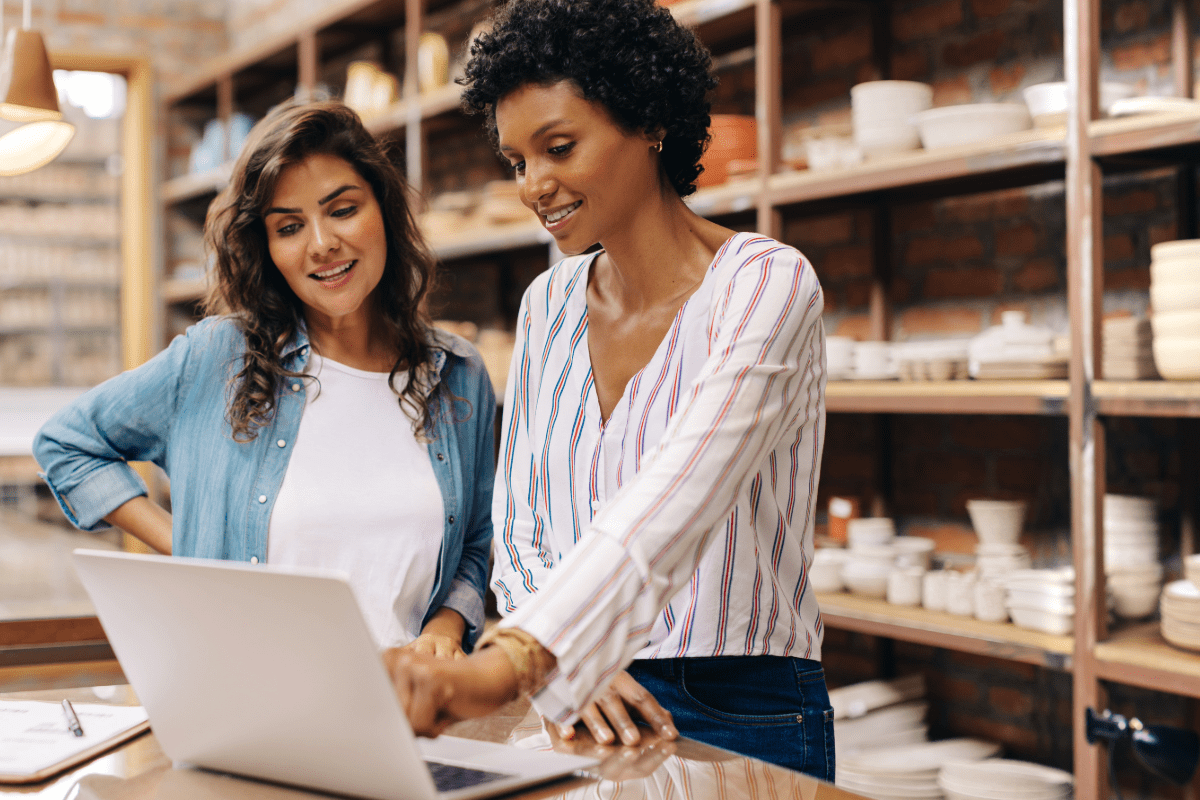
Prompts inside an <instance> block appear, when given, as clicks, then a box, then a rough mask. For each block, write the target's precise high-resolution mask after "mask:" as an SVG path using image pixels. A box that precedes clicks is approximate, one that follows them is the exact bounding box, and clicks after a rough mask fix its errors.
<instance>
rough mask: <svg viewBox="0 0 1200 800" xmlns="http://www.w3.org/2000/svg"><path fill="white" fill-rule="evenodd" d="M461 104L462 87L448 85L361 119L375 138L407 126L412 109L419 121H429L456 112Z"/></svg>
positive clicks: (402, 100) (399, 102)
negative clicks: (440, 115)
mask: <svg viewBox="0 0 1200 800" xmlns="http://www.w3.org/2000/svg"><path fill="white" fill-rule="evenodd" d="M461 103H462V87H461V86H459V85H458V84H455V83H448V84H446V85H445V86H442V87H439V88H437V89H434V90H432V91H429V92H426V93H424V94H422V95H420V96H419V97H416V98H414V99H401V100H397V101H396V102H395V103H392V104H391V105H390V106H389V107H388V108H387V109H386V110H384V111H381V112H380V113H378V114H374V115H372V116H370V117H363V125H365V126H366V128H367V130H369V131H370V132H371V133H373V134H375V135H376V136H378V135H380V134H383V133H389V132H391V131H398V130H402V129H403V128H405V127H406V126H407V125H408V122H409V119H410V117H411V115H412V114H413V109H414V107H415V108H416V109H417V111H416V113H417V115H418V116H419V117H420V119H423V120H424V119H429V118H430V117H436V116H438V115H439V114H447V113H449V112H451V111H457V110H458V108H459V106H460V105H461Z"/></svg>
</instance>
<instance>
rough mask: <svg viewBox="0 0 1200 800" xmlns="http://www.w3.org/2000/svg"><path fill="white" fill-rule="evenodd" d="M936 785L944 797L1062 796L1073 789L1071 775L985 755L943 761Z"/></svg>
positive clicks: (1061, 799) (1025, 799)
mask: <svg viewBox="0 0 1200 800" xmlns="http://www.w3.org/2000/svg"><path fill="white" fill-rule="evenodd" d="M938 785H939V786H940V787H941V788H942V789H943V790H944V791H945V796H946V800H1066V798H1070V797H1071V796H1072V794H1073V793H1074V786H1075V779H1074V778H1073V777H1072V776H1071V773H1069V772H1063V771H1062V770H1061V769H1054V768H1053V767H1044V766H1042V765H1041V764H1032V763H1030V762H1028V761H1012V760H1009V759H1004V758H989V759H986V760H983V761H962V762H951V763H949V764H946V765H944V766H943V767H942V769H941V772H940V773H938Z"/></svg>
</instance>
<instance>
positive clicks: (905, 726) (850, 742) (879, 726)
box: [833, 700, 929, 747]
mask: <svg viewBox="0 0 1200 800" xmlns="http://www.w3.org/2000/svg"><path fill="white" fill-rule="evenodd" d="M928 710H929V703H927V702H925V701H924V700H913V701H909V702H906V703H898V704H896V705H892V706H886V707H883V708H879V709H877V710H875V711H871V712H869V713H867V714H865V715H864V716H861V717H858V718H856V719H840V720H836V721H835V722H834V724H833V728H834V735H835V738H836V740H837V743H838V746H839V747H841V746H842V745H843V744H845V745H847V746H854V747H860V746H861V743H862V742H864V741H867V740H872V739H876V738H878V737H880V736H888V735H891V734H895V733H900V732H904V731H912V730H915V729H916V728H918V727H919V726H921V724H922V723H923V722H924V720H925V714H926V713H927V712H928ZM835 715H836V711H835Z"/></svg>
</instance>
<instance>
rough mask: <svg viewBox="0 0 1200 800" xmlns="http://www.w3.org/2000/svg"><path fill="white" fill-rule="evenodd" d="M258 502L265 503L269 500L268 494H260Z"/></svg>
mask: <svg viewBox="0 0 1200 800" xmlns="http://www.w3.org/2000/svg"><path fill="white" fill-rule="evenodd" d="M258 502H260V503H265V502H267V496H266V495H265V494H260V495H259V496H258Z"/></svg>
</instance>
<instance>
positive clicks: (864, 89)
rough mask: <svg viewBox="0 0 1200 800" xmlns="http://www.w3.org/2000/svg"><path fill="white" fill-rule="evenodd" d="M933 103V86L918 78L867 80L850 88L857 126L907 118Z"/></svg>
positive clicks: (852, 115) (881, 123) (851, 111)
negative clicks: (919, 80)
mask: <svg viewBox="0 0 1200 800" xmlns="http://www.w3.org/2000/svg"><path fill="white" fill-rule="evenodd" d="M931 105H933V87H932V86H930V85H929V84H927V83H918V82H917V81H867V82H866V83H860V84H858V85H857V86H854V87H851V89H850V114H851V117H852V118H853V120H854V127H855V128H858V127H859V125H872V124H873V125H876V126H881V125H884V124H886V123H888V122H896V121H900V122H905V123H907V122H908V121H909V117H911V116H912V115H913V114H916V113H917V112H918V111H924V110H925V109H927V108H929V107H930V106H931Z"/></svg>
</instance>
